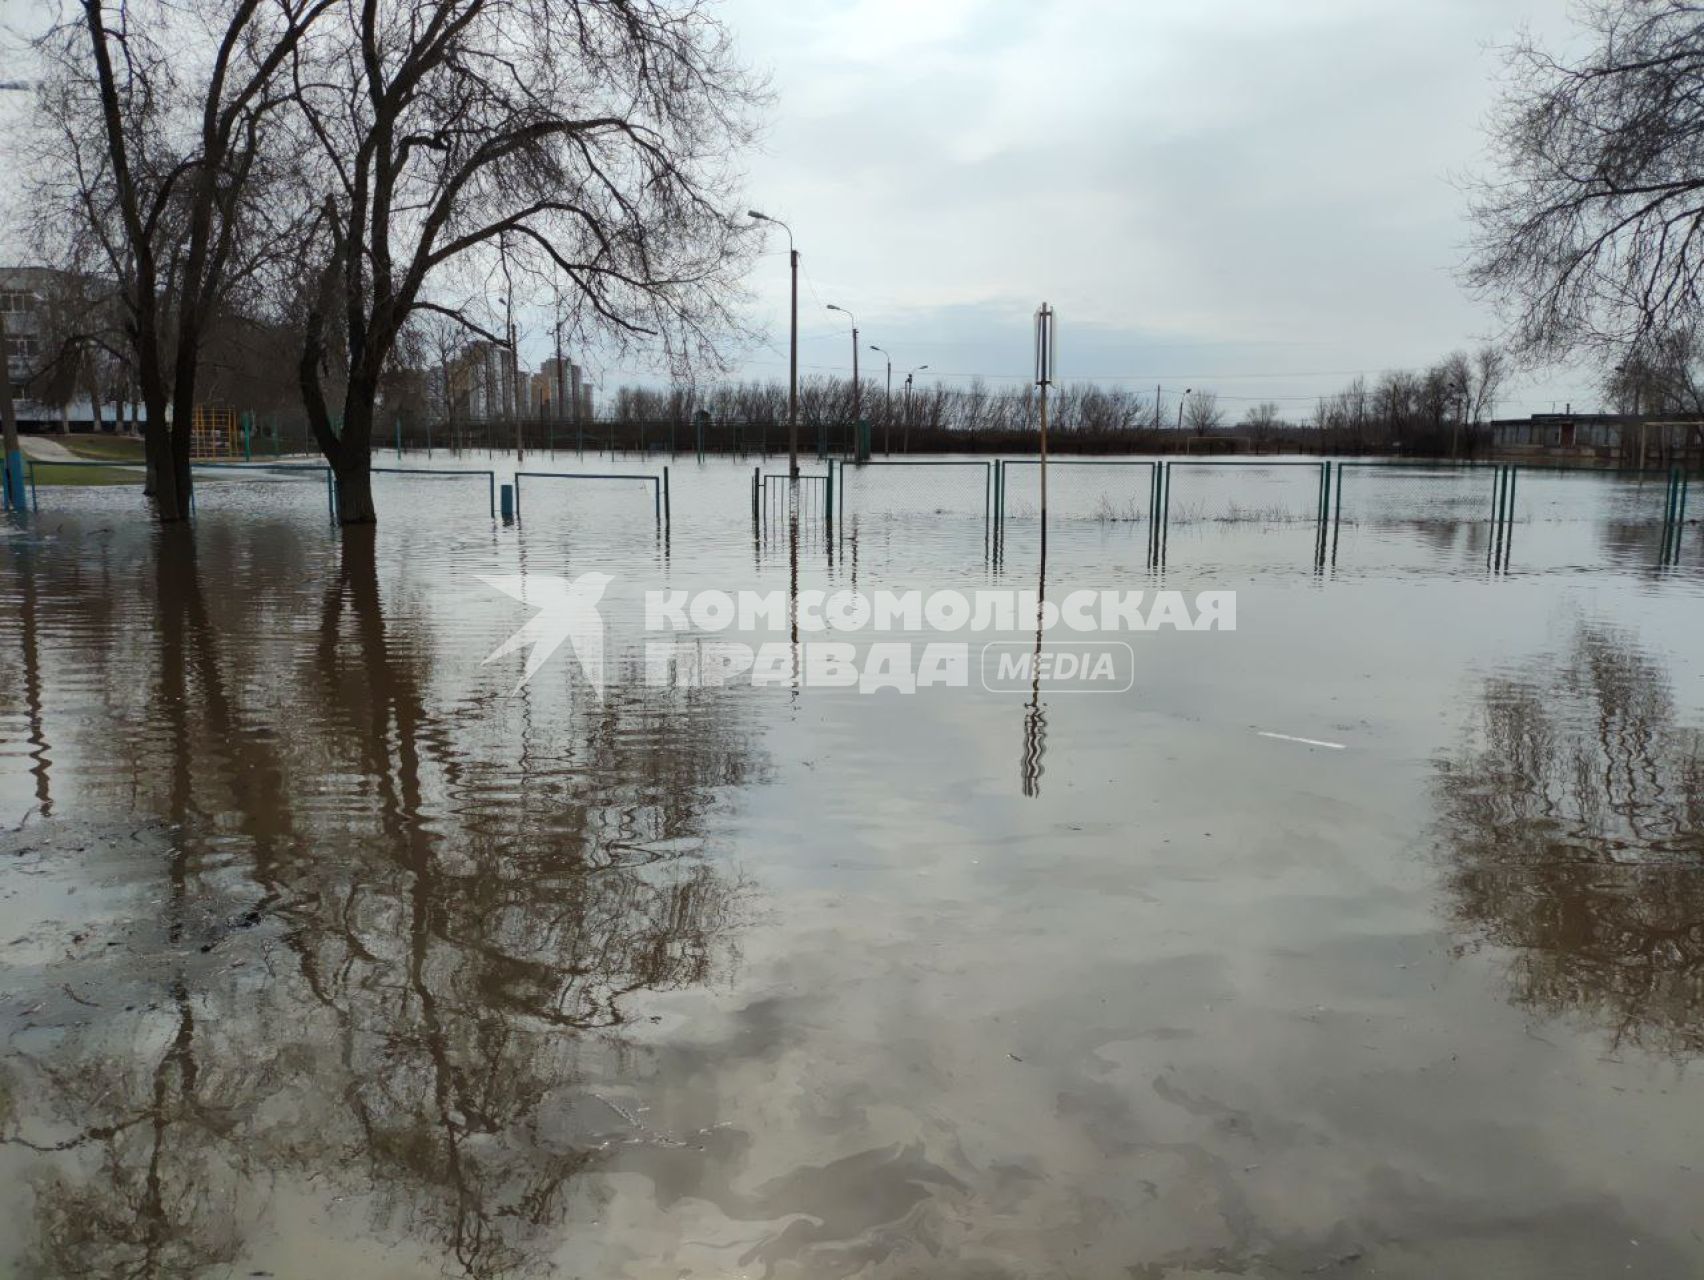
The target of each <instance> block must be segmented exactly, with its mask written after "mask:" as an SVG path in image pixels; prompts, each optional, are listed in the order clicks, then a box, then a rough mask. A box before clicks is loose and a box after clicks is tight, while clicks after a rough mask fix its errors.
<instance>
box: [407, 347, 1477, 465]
mask: <svg viewBox="0 0 1704 1280" xmlns="http://www.w3.org/2000/svg"><path fill="white" fill-rule="evenodd" d="M1504 368H1505V366H1504V361H1503V358H1502V356H1501V355H1500V354H1499V353H1498V352H1496V351H1495V350H1494V349H1492V348H1484V349H1482V350H1481V351H1479V352H1476V353H1474V354H1472V355H1469V354H1467V353H1465V352H1463V353H1457V354H1455V355H1452V356H1450V357H1448V358H1446V359H1445V360H1442V361H1440V362H1439V363H1438V364H1436V365H1434V366H1432V367H1431V368H1429V369H1424V370H1419V371H1413V372H1410V371H1402V370H1398V371H1393V372H1388V373H1385V374H1383V375H1382V376H1381V377H1380V378H1379V379H1378V381H1376V382H1375V383H1371V384H1369V383H1368V382H1367V381H1366V380H1365V379H1363V378H1356V379H1355V380H1354V381H1353V382H1351V383H1350V384H1349V386H1348V387H1347V388H1345V389H1344V390H1343V391H1342V392H1340V393H1338V394H1336V395H1333V396H1329V397H1325V398H1323V399H1321V400H1320V401H1319V402H1318V404H1317V406H1316V408H1315V412H1314V413H1313V414H1312V415H1311V417H1303V418H1300V419H1293V418H1287V417H1286V416H1285V414H1284V413H1283V412H1282V411H1281V409H1280V408H1279V406H1278V405H1277V404H1276V403H1275V402H1272V401H1262V402H1255V403H1251V404H1249V405H1248V406H1247V407H1246V408H1245V409H1243V410H1242V412H1241V413H1240V414H1239V413H1233V411H1231V410H1230V409H1228V408H1227V407H1226V406H1225V404H1224V403H1223V402H1222V401H1221V400H1220V398H1219V396H1218V395H1217V394H1216V393H1214V392H1212V391H1210V390H1200V391H1191V392H1190V393H1188V394H1187V395H1177V396H1174V395H1168V394H1167V393H1165V392H1164V391H1160V392H1159V393H1158V394H1155V393H1154V392H1148V391H1138V390H1132V389H1128V388H1125V387H1118V386H1114V387H1107V386H1103V385H1099V384H1095V383H1068V384H1065V385H1062V386H1059V387H1055V388H1053V389H1052V390H1051V391H1050V392H1049V395H1048V443H1049V447H1050V448H1051V449H1054V450H1057V451H1058V452H1061V453H1169V452H1181V451H1185V450H1188V451H1192V452H1203V451H1215V450H1219V451H1225V452H1233V451H1234V452H1260V453H1276V452H1293V451H1294V452H1308V453H1314V452H1331V453H1347V452H1355V453H1405V454H1423V455H1428V456H1450V455H1452V454H1453V455H1457V456H1461V457H1471V456H1472V455H1473V454H1474V453H1475V452H1477V451H1479V450H1480V449H1482V448H1483V447H1484V442H1485V438H1486V435H1487V432H1486V430H1485V428H1484V424H1485V423H1486V421H1487V420H1488V419H1489V417H1490V414H1491V412H1492V409H1493V406H1494V401H1495V398H1496V395H1497V392H1498V390H1499V389H1500V387H1501V385H1502V382H1503V379H1504ZM859 418H862V419H863V420H864V421H866V422H868V423H869V424H870V436H871V441H870V443H871V448H872V450H873V452H874V453H876V454H877V455H881V454H899V453H947V452H951V453H960V452H968V453H1006V454H1014V453H1017V454H1021V453H1027V452H1033V451H1034V450H1035V448H1036V447H1037V432H1038V428H1039V426H1040V400H1039V396H1038V394H1037V391H1036V389H1035V388H1034V387H1033V386H1031V385H1029V384H1028V383H1019V384H1016V385H1006V386H1001V387H992V388H991V387H990V386H989V385H988V383H987V382H986V381H984V380H983V379H981V378H977V379H973V380H971V381H970V382H969V383H968V384H967V385H966V386H963V387H949V386H946V385H944V384H943V383H939V382H936V383H932V384H929V385H922V384H916V385H913V386H912V387H911V388H909V389H907V388H905V387H904V386H901V387H899V388H896V389H895V390H894V392H893V393H892V395H891V397H890V396H889V395H888V394H887V393H886V391H885V388H884V387H883V385H882V383H880V382H876V381H872V380H864V381H863V383H862V385H860V386H859V387H858V388H857V394H856V396H855V395H854V388H853V384H852V381H851V379H849V378H836V377H824V376H813V377H807V378H804V379H802V380H801V381H800V383H799V413H798V422H799V441H800V444H799V448H800V452H801V453H805V454H814V453H817V452H829V453H833V454H836V455H842V454H848V453H851V452H852V451H853V450H854V448H855V442H854V432H853V428H852V424H853V423H854V422H855V421H857V420H858V419H859ZM437 430H438V432H439V438H440V440H448V439H451V438H454V439H458V440H468V441H471V442H472V447H475V448H485V447H494V448H498V449H513V448H515V447H516V445H517V442H519V443H520V445H521V446H522V447H524V448H528V449H540V448H546V447H551V446H554V447H556V448H559V449H560V448H563V447H575V448H579V447H585V448H588V449H598V450H608V449H614V450H616V451H620V452H668V453H693V452H696V451H697V450H698V449H700V448H702V449H703V450H704V451H705V452H709V453H770V454H774V453H785V452H786V451H787V386H786V384H785V383H783V382H780V381H774V380H772V381H767V382H756V381H752V382H740V383H729V384H723V385H720V386H713V387H704V388H699V387H691V386H677V387H672V388H649V387H621V388H619V389H617V390H616V391H614V392H613V394H607V395H606V397H605V399H604V400H603V402H602V404H601V407H600V413H599V416H598V418H597V420H596V421H593V422H587V423H578V422H574V421H571V420H569V421H564V420H546V419H545V418H542V417H541V418H539V419H538V420H536V421H528V422H523V423H516V422H496V423H457V424H454V425H453V426H444V425H440V426H439V427H438V428H437ZM405 434H406V436H407V439H408V441H409V442H411V443H413V442H421V443H423V439H421V440H419V441H417V440H416V437H417V436H419V435H421V432H420V430H419V428H418V426H417V425H416V424H411V425H410V426H409V427H408V428H407V429H406V431H405Z"/></svg>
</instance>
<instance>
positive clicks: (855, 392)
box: [852, 321, 863, 431]
mask: <svg viewBox="0 0 1704 1280" xmlns="http://www.w3.org/2000/svg"><path fill="white" fill-rule="evenodd" d="M858 397H859V387H858V325H857V322H856V321H854V322H853V325H852V429H853V430H854V431H856V430H857V429H858V420H859V418H861V417H862V416H863V415H862V414H861V413H860V412H859V410H860V409H861V407H862V401H860V400H859V398H858Z"/></svg>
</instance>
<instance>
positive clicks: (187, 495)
mask: <svg viewBox="0 0 1704 1280" xmlns="http://www.w3.org/2000/svg"><path fill="white" fill-rule="evenodd" d="M191 340H193V335H185V336H184V337H182V338H180V341H191ZM194 423H195V365H194V362H193V361H190V362H187V363H186V362H185V361H183V360H179V362H178V369H177V379H176V382H175V385H174V386H173V387H172V422H171V428H170V430H169V431H168V432H166V438H167V440H168V441H169V447H168V450H167V454H166V457H165V459H164V461H165V462H166V464H167V465H166V470H167V472H168V473H169V474H170V476H171V478H172V486H173V487H172V493H173V497H174V499H175V500H174V502H173V503H172V504H171V505H170V506H169V507H168V506H167V504H166V502H165V501H164V498H163V496H162V497H161V498H160V500H159V501H158V502H157V504H156V505H157V506H158V509H159V516H160V519H161V520H162V521H171V520H187V519H188V518H189V513H190V510H191V506H192V503H193V500H194V499H193V495H194V492H195V479H194V476H193V475H192V474H191V472H190V469H189V454H190V444H191V442H192V434H191V428H192V427H193V425H194ZM163 493H164V489H163V488H162V495H163Z"/></svg>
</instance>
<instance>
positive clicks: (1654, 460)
mask: <svg viewBox="0 0 1704 1280" xmlns="http://www.w3.org/2000/svg"><path fill="white" fill-rule="evenodd" d="M1491 447H1492V453H1493V454H1494V455H1495V456H1497V457H1499V458H1504V459H1507V460H1510V461H1518V460H1519V459H1522V458H1534V459H1536V458H1543V459H1545V460H1546V461H1551V462H1575V463H1580V464H1582V465H1591V464H1594V463H1609V464H1612V465H1615V466H1624V467H1647V466H1650V467H1656V466H1695V465H1699V464H1701V463H1704V418H1701V417H1699V416H1698V415H1689V414H1678V415H1677V414H1669V415H1665V416H1663V417H1662V418H1660V419H1659V418H1654V417H1649V416H1646V415H1643V414H1631V413H1535V414H1533V415H1532V417H1530V418H1504V419H1500V420H1498V421H1496V422H1493V423H1492V424H1491Z"/></svg>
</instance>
